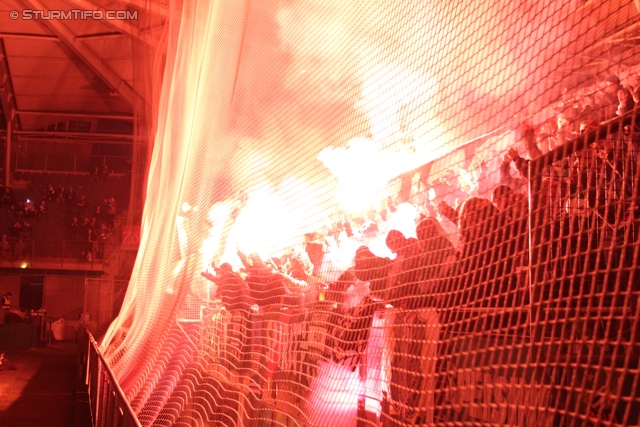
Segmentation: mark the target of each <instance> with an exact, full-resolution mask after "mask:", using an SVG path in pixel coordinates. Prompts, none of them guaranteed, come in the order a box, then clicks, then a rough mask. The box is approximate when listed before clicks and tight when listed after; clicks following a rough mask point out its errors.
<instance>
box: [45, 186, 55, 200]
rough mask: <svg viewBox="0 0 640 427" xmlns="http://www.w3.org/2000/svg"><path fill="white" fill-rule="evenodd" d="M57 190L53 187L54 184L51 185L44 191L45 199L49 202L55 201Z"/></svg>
mask: <svg viewBox="0 0 640 427" xmlns="http://www.w3.org/2000/svg"><path fill="white" fill-rule="evenodd" d="M56 197H57V195H56V190H55V188H53V185H50V186H49V189H48V190H47V191H46V192H45V193H44V200H46V201H47V202H53V201H54V200H56Z"/></svg>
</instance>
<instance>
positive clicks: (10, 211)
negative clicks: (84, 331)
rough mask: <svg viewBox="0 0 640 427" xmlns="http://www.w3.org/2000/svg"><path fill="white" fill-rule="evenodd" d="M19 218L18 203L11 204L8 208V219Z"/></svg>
mask: <svg viewBox="0 0 640 427" xmlns="http://www.w3.org/2000/svg"><path fill="white" fill-rule="evenodd" d="M15 218H18V212H17V211H16V205H13V204H12V205H11V206H9V209H7V219H15Z"/></svg>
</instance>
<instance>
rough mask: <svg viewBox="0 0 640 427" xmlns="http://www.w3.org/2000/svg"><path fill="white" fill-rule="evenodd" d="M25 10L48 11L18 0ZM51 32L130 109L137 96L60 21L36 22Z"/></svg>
mask: <svg viewBox="0 0 640 427" xmlns="http://www.w3.org/2000/svg"><path fill="white" fill-rule="evenodd" d="M19 1H20V2H21V3H22V4H23V5H24V6H25V9H33V10H48V8H47V7H46V6H45V5H44V4H43V3H42V2H41V1H40V0H19ZM38 22H39V23H40V24H41V25H43V26H44V27H45V28H47V29H48V30H49V31H51V32H52V33H53V34H54V35H55V36H56V37H58V40H60V42H61V43H62V45H63V46H64V47H66V48H67V49H68V50H70V51H71V53H72V54H73V55H75V56H76V57H77V58H79V59H80V60H81V61H82V62H83V63H84V64H85V65H86V66H87V67H88V68H89V69H90V70H91V71H92V72H93V73H94V74H95V75H96V76H98V78H100V80H102V82H103V83H104V84H106V85H107V86H108V87H109V89H111V91H112V92H114V93H117V94H119V95H120V96H121V97H122V99H123V100H124V101H125V102H126V103H127V104H128V105H129V106H130V107H131V108H133V105H134V104H135V101H136V98H137V95H136V93H135V92H134V90H133V89H132V88H131V86H129V84H128V83H127V82H125V81H124V80H123V79H122V78H121V77H120V76H118V74H117V73H115V72H114V71H113V70H112V69H111V68H109V67H108V66H107V64H105V63H104V62H103V61H102V60H101V59H100V58H99V57H98V55H96V54H95V53H94V52H93V51H91V50H90V49H89V48H87V47H86V46H85V45H84V44H82V43H80V42H77V41H75V40H74V38H75V34H73V32H72V31H71V30H70V29H69V28H68V27H67V26H65V25H64V24H63V21H60V20H38Z"/></svg>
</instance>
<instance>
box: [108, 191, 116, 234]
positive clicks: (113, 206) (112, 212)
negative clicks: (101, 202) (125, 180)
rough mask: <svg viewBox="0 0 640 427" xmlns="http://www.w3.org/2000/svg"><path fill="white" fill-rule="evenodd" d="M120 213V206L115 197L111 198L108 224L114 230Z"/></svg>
mask: <svg viewBox="0 0 640 427" xmlns="http://www.w3.org/2000/svg"><path fill="white" fill-rule="evenodd" d="M117 212H118V205H117V202H116V199H115V197H111V198H110V199H109V202H108V207H107V224H108V225H109V227H111V228H113V227H114V226H115V221H116V214H117Z"/></svg>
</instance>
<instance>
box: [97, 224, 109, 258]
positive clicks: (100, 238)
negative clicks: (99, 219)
mask: <svg viewBox="0 0 640 427" xmlns="http://www.w3.org/2000/svg"><path fill="white" fill-rule="evenodd" d="M108 234H109V230H107V226H106V225H105V224H102V226H100V230H99V231H98V232H97V233H96V259H102V258H104V246H105V244H106V242H107V237H108Z"/></svg>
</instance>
